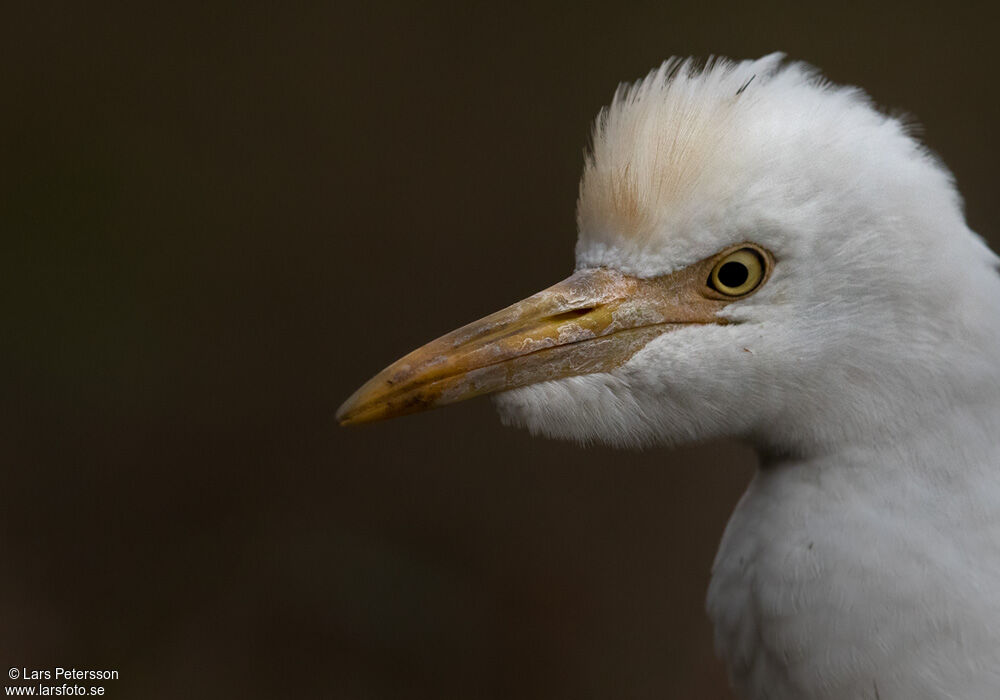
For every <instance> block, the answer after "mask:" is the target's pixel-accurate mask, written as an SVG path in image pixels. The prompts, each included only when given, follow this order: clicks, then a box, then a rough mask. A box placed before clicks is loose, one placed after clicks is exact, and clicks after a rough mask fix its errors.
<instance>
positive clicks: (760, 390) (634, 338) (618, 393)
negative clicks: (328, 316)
mask: <svg viewBox="0 0 1000 700" xmlns="http://www.w3.org/2000/svg"><path fill="white" fill-rule="evenodd" d="M577 218H578V226H579V239H578V243H577V248H576V257H577V271H576V273H575V274H574V275H573V276H571V277H570V278H568V279H567V280H565V281H563V282H561V283H559V284H558V285H556V286H554V287H552V288H550V289H549V290H546V291H544V292H541V293H539V294H538V295H535V296H534V297H531V298H529V299H526V300H525V301H524V302H521V303H519V304H516V305H514V306H512V307H510V308H508V309H505V310H504V311H501V312H498V313H497V314H494V315H492V316H489V317H487V318H485V319H483V320H482V321H479V322H476V323H474V324H470V325H469V326H466V327H464V328H462V329H459V330H458V331H455V332H454V333H452V334H449V335H447V336H444V337H443V338H441V339H439V340H437V341H434V342H433V343H430V344H429V345H427V346H425V347H424V348H421V349H420V350H417V351H415V352H414V353H411V355H408V356H407V357H404V358H403V359H402V360H400V361H399V362H397V363H395V364H394V365H392V366H391V367H389V368H387V369H386V370H385V371H383V372H382V373H381V374H379V375H378V376H376V377H375V378H373V379H372V380H371V381H370V382H369V383H368V384H366V385H365V386H364V387H362V388H361V389H359V391H358V392H356V393H355V395H354V396H352V397H351V398H350V399H349V400H348V401H347V402H346V403H345V404H344V406H342V407H341V410H340V412H339V414H338V417H339V418H340V420H341V421H342V422H345V423H353V422H363V421H367V420H374V419H378V418H383V417H388V416H391V415H396V414H400V413H407V412H411V411H414V410H420V409H422V408H426V407H430V406H434V405H439V404H443V403H449V402H452V401H457V400H461V399H464V398H468V397H470V396H475V395H479V394H484V393H495V394H496V397H495V399H496V403H497V406H498V408H499V410H500V413H501V415H502V417H503V419H504V420H505V421H506V422H508V423H510V424H516V425H523V426H526V427H528V428H529V429H531V430H532V431H533V432H538V433H543V434H546V435H550V436H554V437H563V438H571V439H576V440H580V441H584V442H586V441H602V442H607V443H610V444H616V445H643V444H653V443H659V444H671V443H677V442H685V441H691V440H697V439H704V438H709V437H718V436H724V435H729V436H740V437H746V438H749V439H752V440H754V441H756V442H758V443H759V444H762V445H765V446H768V447H770V448H773V449H780V450H799V449H807V448H808V445H810V444H815V443H822V442H823V441H825V440H832V439H838V438H840V437H842V434H843V433H845V432H851V431H858V432H865V431H868V432H871V431H872V430H875V431H878V430H882V429H891V426H888V425H887V424H884V423H883V421H884V420H887V419H885V418H884V416H887V415H892V416H899V415H900V414H901V412H902V413H906V412H907V411H913V410H918V409H917V406H916V404H915V403H914V398H913V397H914V395H918V396H926V395H927V394H928V390H927V388H928V386H932V387H933V389H932V390H931V391H930V393H931V394H935V395H936V394H942V395H944V394H947V393H948V391H950V390H951V389H950V388H949V387H951V386H952V385H953V383H954V381H956V379H955V377H953V376H951V374H950V371H949V367H947V366H942V362H941V360H942V343H948V342H949V339H955V338H965V339H967V338H968V337H970V334H971V335H975V334H977V333H980V334H981V333H982V332H983V331H982V330H981V328H980V327H979V326H978V325H977V322H976V320H977V314H978V313H980V310H979V309H978V307H977V305H976V304H975V301H974V300H975V298H976V296H977V294H981V293H982V290H983V289H986V288H988V289H991V290H992V289H996V287H997V281H996V274H995V271H994V270H993V269H992V268H993V267H994V265H995V258H994V257H993V256H992V253H990V252H989V250H988V249H987V248H986V247H985V246H984V245H983V244H982V242H981V241H980V240H979V239H978V238H977V237H976V236H975V235H974V234H972V233H971V232H970V231H969V230H968V229H967V227H966V226H965V223H964V219H963V215H962V211H961V201H960V198H959V196H958V194H957V192H956V190H955V187H954V185H953V183H952V180H951V176H950V174H949V173H948V171H947V170H946V169H945V168H944V167H943V166H942V165H940V164H939V163H938V161H937V160H936V159H935V158H934V157H933V156H931V155H930V154H929V153H928V152H927V151H926V150H925V149H924V148H923V147H922V146H921V145H920V144H919V143H918V142H917V141H916V140H915V139H914V138H913V137H912V136H911V135H910V134H909V133H908V130H907V128H906V126H905V125H904V123H903V122H901V121H900V120H899V119H897V118H894V117H890V116H886V115H885V114H882V113H881V112H879V111H878V110H876V109H875V108H874V107H873V106H872V105H871V103H870V102H869V100H868V99H867V97H866V96H865V95H864V94H863V93H862V92H861V91H860V90H857V89H855V88H844V87H837V86H833V85H830V84H829V83H826V82H825V81H823V80H822V79H821V78H819V77H818V76H817V74H816V73H815V72H814V71H813V70H812V69H811V68H810V67H808V66H806V65H804V64H801V63H784V62H783V57H782V56H781V55H779V54H773V55H770V56H766V57H764V58H762V59H759V60H757V61H745V62H742V63H733V62H729V61H726V60H717V61H712V62H709V63H708V64H707V65H704V66H697V65H696V64H694V63H693V62H691V61H680V60H676V59H671V60H669V61H667V62H666V63H664V64H663V65H662V66H661V67H660V68H659V69H658V70H657V71H655V72H653V73H651V74H650V75H648V76H647V77H646V78H645V79H644V80H642V81H641V82H639V83H636V84H634V85H631V86H625V87H622V88H620V89H619V90H618V92H617V93H616V95H615V97H614V100H613V102H612V104H611V105H610V106H609V107H607V108H606V109H604V110H603V111H602V112H601V114H600V115H599V116H598V118H597V121H596V124H595V126H594V133H593V146H592V149H591V152H590V154H589V155H588V157H587V161H586V164H585V168H584V173H583V178H582V180H581V183H580V197H579V202H578V209H577ZM959 299H961V300H963V303H962V304H961V305H958V306H957V305H956V300H959ZM966 300H968V301H969V303H965V301H966ZM981 312H982V313H987V311H986V310H985V307H984V309H983V310H981ZM954 344H955V345H956V351H957V352H960V351H961V348H960V345H961V343H958V342H956V343H954ZM969 361H970V362H971V361H975V360H971V359H970V360H969ZM945 364H947V363H945ZM958 381H960V379H959V380H958ZM889 409H891V410H889ZM836 416H840V418H839V419H838V420H834V417H836Z"/></svg>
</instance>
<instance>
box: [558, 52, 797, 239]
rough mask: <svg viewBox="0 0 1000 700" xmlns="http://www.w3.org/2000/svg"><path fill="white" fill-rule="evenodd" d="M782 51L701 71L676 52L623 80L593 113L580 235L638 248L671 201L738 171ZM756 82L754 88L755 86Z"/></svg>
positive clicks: (720, 62) (685, 200)
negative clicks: (745, 135) (750, 121)
mask: <svg viewBox="0 0 1000 700" xmlns="http://www.w3.org/2000/svg"><path fill="white" fill-rule="evenodd" d="M782 59H783V54H779V53H775V54H771V55H769V56H765V57H764V58H761V59H759V60H756V61H744V62H741V63H733V62H731V61H727V60H724V59H718V60H710V61H709V62H708V63H707V64H706V65H704V66H703V67H701V66H699V65H697V64H696V63H695V62H693V61H692V60H690V59H688V60H681V59H677V58H672V59H670V60H668V61H666V62H665V63H664V64H663V65H662V66H660V68H659V69H657V70H655V71H653V72H652V73H650V74H649V75H648V76H647V77H646V78H645V79H643V80H642V81H640V82H638V83H635V84H631V85H622V86H619V88H618V90H617V91H616V93H615V96H614V99H613V101H612V103H611V105H610V106H608V107H606V108H604V109H603V110H602V111H601V113H600V114H599V115H598V117H597V120H596V122H595V124H594V130H593V146H592V150H591V152H590V153H589V154H588V156H587V160H586V164H585V167H584V172H583V178H582V180H581V182H580V198H579V202H578V206H577V219H578V224H579V229H580V236H581V240H583V241H586V242H590V243H600V242H601V241H602V240H604V241H606V242H608V243H611V244H614V243H615V242H616V241H620V240H621V239H630V244H632V245H638V246H640V247H641V246H642V245H643V244H644V243H645V242H646V241H648V240H649V239H650V238H651V237H653V236H654V235H655V234H656V232H657V231H658V230H659V228H660V223H661V221H662V219H663V217H664V214H665V213H668V212H669V211H670V210H671V208H672V207H673V206H674V205H677V204H681V203H688V202H690V201H692V197H691V193H692V192H694V191H695V190H704V189H706V188H711V187H712V185H713V182H712V181H713V180H714V181H716V184H721V183H719V182H718V181H720V180H722V181H724V180H725V179H726V176H727V173H732V172H734V171H735V170H736V168H737V167H739V165H740V163H739V149H740V138H739V137H734V131H735V130H736V129H738V128H741V127H745V125H746V123H747V120H746V119H744V118H743V117H744V116H745V113H746V112H747V111H749V110H752V109H753V104H754V103H755V102H756V101H757V100H758V99H759V90H755V89H754V88H759V87H760V85H761V84H762V83H764V82H766V81H767V80H768V79H769V78H770V76H771V75H772V74H773V73H775V71H776V70H778V68H779V66H780V64H781V61H782ZM755 83H756V84H755Z"/></svg>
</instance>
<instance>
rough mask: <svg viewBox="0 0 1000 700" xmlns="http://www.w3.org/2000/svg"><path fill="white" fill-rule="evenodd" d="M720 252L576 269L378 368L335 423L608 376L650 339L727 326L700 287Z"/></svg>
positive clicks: (718, 302)
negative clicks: (662, 267)
mask: <svg viewBox="0 0 1000 700" xmlns="http://www.w3.org/2000/svg"><path fill="white" fill-rule="evenodd" d="M717 257H718V256H713V257H711V258H708V259H706V260H703V261H701V262H700V263H695V264H694V265H691V266H689V267H687V268H684V269H682V270H679V271H677V272H675V273H673V274H670V275H666V276H663V277H656V278H653V279H641V278H637V277H629V276H627V275H624V274H621V273H619V272H615V271H613V270H609V269H605V268H595V269H589V270H582V271H580V272H577V273H576V274H574V275H572V276H571V277H568V278H567V279H565V280H563V281H562V282H559V283H558V284H556V285H554V286H552V287H549V288H548V289H546V290H544V291H541V292H539V293H538V294H535V295H533V296H530V297H528V298H527V299H525V300H523V301H520V302H518V303H516V304H514V305H513V306H509V307H507V308H506V309H503V310H501V311H498V312H496V313H494V314H491V315H489V316H487V317H485V318H483V319H480V320H479V321H476V322H474V323H470V324H469V325H467V326H463V327H462V328H459V329H458V330H455V331H452V332H451V333H448V334H447V335H444V336H442V337H440V338H438V339H437V340H434V341H432V342H430V343H428V344H427V345H424V346H423V347H421V348H419V349H417V350H414V351H413V352H411V353H410V354H409V355H407V356H406V357H403V358H402V359H400V360H398V361H396V362H394V363H393V364H392V365H390V366H389V367H387V368H386V369H384V370H382V371H381V372H379V373H378V374H377V375H375V376H374V377H373V378H372V379H370V380H369V381H368V382H367V383H366V384H365V385H364V386H362V387H361V388H360V389H358V390H357V391H356V392H354V394H353V395H352V396H351V397H350V398H349V399H347V401H345V402H344V404H343V405H342V406H341V407H340V409H339V410H338V411H337V420H338V421H339V422H340V424H341V425H354V424H358V423H367V422H370V421H376V420H381V419H383V418H391V417H394V416H401V415H405V414H407V413H415V412H417V411H423V410H425V409H428V408H433V407H436V406H443V405H445V404H449V403H454V402H456V401H462V400H464V399H468V398H472V397H473V396H480V395H482V394H489V393H493V392H497V391H505V390H507V389H514V388H517V387H521V386H525V385H528V384H534V383H536V382H543V381H547V380H550V379H559V378H562V377H571V376H574V375H580V374H591V373H594V372H608V371H610V370H612V369H614V368H616V367H619V366H621V365H622V364H624V363H625V362H626V361H627V360H628V359H629V358H630V357H632V356H633V355H634V354H635V353H636V352H638V351H639V350H640V349H641V348H642V347H643V346H644V345H646V343H648V342H649V341H650V340H652V339H653V338H655V337H656V336H658V335H660V334H662V333H665V332H667V331H670V330H672V329H674V328H677V327H678V326H680V325H685V324H693V323H701V324H704V323H725V321H724V320H723V319H720V318H719V317H718V315H717V314H718V312H719V310H720V309H721V308H722V307H724V306H726V305H727V304H728V303H730V302H731V301H732V300H731V299H726V298H723V297H721V296H720V295H718V294H717V293H714V292H713V291H712V290H711V289H709V288H708V287H707V285H706V280H707V279H708V276H709V274H710V273H711V270H712V265H713V263H714V262H715V260H716V259H717Z"/></svg>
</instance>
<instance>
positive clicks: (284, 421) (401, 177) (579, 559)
mask: <svg viewBox="0 0 1000 700" xmlns="http://www.w3.org/2000/svg"><path fill="white" fill-rule="evenodd" d="M345 5H346V3H325V4H308V3H307V4H299V3H282V4H279V3H270V4H258V3H253V2H250V3H248V2H240V3H235V2H231V3H196V4H192V5H191V6H190V7H188V8H183V7H176V6H173V5H164V6H152V5H149V4H136V3H132V4H122V5H120V6H116V7H115V6H98V5H97V4H94V3H61V4H58V3H45V2H38V3H23V4H16V5H15V4H13V3H10V4H6V5H5V6H4V7H3V9H2V10H0V14H2V16H0V99H2V105H3V106H2V109H0V246H2V247H0V260H2V262H0V264H2V266H3V269H4V271H3V273H2V276H0V277H2V279H0V308H2V309H3V315H2V318H3V331H2V334H0V353H2V359H3V362H2V364H0V373H2V374H0V376H3V377H4V379H3V384H2V398H0V410H2V420H0V462H2V464H0V466H2V472H0V479H2V481H0V493H2V508H0V555H2V564H0V620H2V625H0V664H3V665H4V667H7V666H14V667H28V668H31V667H35V668H53V667H54V666H57V665H61V666H66V667H68V666H76V667H78V668H115V669H119V670H120V673H121V679H120V680H119V681H114V682H108V683H107V689H108V696H109V697H122V698H125V697H130V698H131V697H136V698H139V697H141V698H154V699H155V698H175V697H191V698H196V697H243V698H273V697H305V696H309V697H329V698H343V699H345V700H355V699H357V700H360V699H364V698H405V699H410V698H463V699H464V698H485V699H501V698H514V697H516V698H539V699H541V698H545V699H554V698H574V699H576V698H650V699H652V698H728V697H730V695H729V693H728V690H727V682H726V679H725V674H724V671H723V669H722V667H721V665H720V664H719V663H718V662H717V661H716V660H715V658H714V655H713V651H712V641H711V630H710V627H709V624H708V622H707V620H706V618H705V614H704V612H703V607H704V606H703V600H704V594H705V588H706V585H707V581H708V577H709V569H710V566H711V562H712V558H713V555H714V551H715V547H716V545H717V543H718V540H719V537H720V534H721V532H722V529H723V527H724V525H725V522H726V519H727V517H728V514H729V512H730V511H731V509H732V508H733V506H734V505H735V503H736V501H737V499H738V498H739V495H740V493H741V491H742V490H743V488H744V486H745V485H746V483H747V481H748V480H749V478H750V477H751V475H752V472H753V468H754V456H753V453H752V452H751V451H750V450H748V449H747V448H745V447H742V446H740V445H737V444H731V443H717V444H711V445H703V446H697V447H691V448H687V449H683V450H678V451H673V452H668V451H648V452H641V453H640V452H616V451H612V450H608V449H603V448H589V449H583V448H580V447H577V446H575V445H572V444H564V443H558V442H550V441H545V440H539V439H532V438H530V437H529V436H528V435H527V434H526V433H524V432H520V431H515V430H510V429H505V428H502V427H501V426H500V424H499V422H498V420H497V419H496V417H495V416H494V414H493V410H492V407H491V406H490V403H489V401H487V400H476V401H472V402H469V403H465V404H461V405H458V406H453V407H448V408H446V409H442V410H440V411H434V412H431V413H427V414H423V415H416V416H412V417H407V418H404V419H400V420H396V421H391V422H387V423H383V424H377V425H374V426H367V427H363V428H358V429H351V430H347V429H341V428H338V427H336V426H335V424H334V421H333V413H334V411H335V410H336V407H337V406H338V404H339V403H340V402H341V401H342V400H343V399H344V398H346V397H347V396H348V394H349V393H350V392H351V391H353V390H354V389H355V388H356V387H357V386H358V385H359V384H360V383H361V382H363V381H364V380H366V379H367V378H368V377H369V376H371V375H372V374H373V373H374V372H376V371H377V370H379V369H380V368H382V367H383V366H384V365H386V364H387V363H388V362H390V361H391V360H393V359H395V358H396V357H398V356H400V355H401V354H403V353H404V352H406V351H409V350H410V349H412V348H414V347H416V346H417V345H419V344H421V343H423V342H425V341H427V340H429V339H431V338H433V337H435V336H437V335H439V334H440V333H442V332H445V331H447V330H450V329H451V328H453V327H455V326H457V325H459V324H461V323H465V322H467V321H470V320H472V319H475V318H478V317H479V316H481V315H483V314H485V313H487V312H490V311H493V310H495V309H497V308H500V307H501V306H503V305H506V304H508V303H510V302H513V301H515V300H517V299H520V298H522V297H524V296H526V295H528V294H530V293H532V292H534V291H537V290H538V289H541V288H542V287H545V286H547V285H549V284H551V283H553V282H555V281H557V280H559V279H561V278H563V277H564V276H566V275H567V274H569V273H570V272H571V271H572V267H573V255H572V251H573V243H574V238H575V230H574V202H575V197H576V187H577V177H578V174H579V171H580V167H581V164H582V152H583V148H584V145H585V143H586V141H587V138H588V133H589V128H590V121H591V119H592V118H593V116H594V114H595V113H596V112H597V110H598V109H599V108H600V107H601V106H602V105H603V104H605V103H606V102H607V101H608V100H609V99H610V97H611V95H612V92H613V90H614V88H615V86H616V85H617V84H618V82H620V81H623V80H634V79H637V78H640V77H642V76H643V75H644V74H645V73H646V72H647V71H648V70H650V69H651V68H654V67H655V66H657V65H658V64H659V63H660V62H661V61H662V60H663V59H665V58H667V57H668V56H670V55H672V54H682V55H687V54H692V55H697V56H707V55H709V54H722V55H728V56H733V57H739V58H744V57H757V56H760V55H762V54H765V53H768V52H771V51H774V50H783V51H785V52H787V53H789V55H790V56H792V57H794V58H797V59H804V60H806V61H809V62H812V63H814V64H816V65H817V66H819V67H821V68H822V69H823V71H824V72H825V74H826V75H827V76H828V77H829V78H831V79H832V80H834V81H836V82H844V83H851V84H858V85H862V86H864V87H865V88H866V89H867V90H868V91H869V92H870V93H871V95H872V96H873V97H874V99H875V100H876V101H877V102H878V103H879V104H880V105H884V106H886V107H887V108H892V109H898V110H904V111H906V112H909V113H911V114H913V115H915V116H916V117H917V118H918V120H919V122H920V123H921V124H922V125H923V128H924V134H925V140H926V142H927V143H928V144H929V145H930V146H931V147H932V148H933V149H934V150H935V151H936V152H937V153H939V154H940V155H941V156H942V158H943V159H944V161H945V162H946V163H947V164H948V166H950V167H951V169H952V170H953V171H954V173H955V175H956V177H957V180H958V183H959V186H960V189H961V191H962V192H963V194H964V196H965V198H966V205H967V215H968V219H969V223H970V225H971V226H972V228H973V229H975V230H977V231H979V232H980V233H981V234H983V235H984V236H986V237H987V238H988V239H990V240H991V241H992V243H993V245H994V247H995V248H996V247H997V244H998V243H1000V231H998V228H997V225H996V222H997V220H998V216H997V215H998V211H997V208H998V198H997V197H996V183H995V171H996V158H997V155H998V152H997V151H998V149H997V136H996V134H997V129H996V124H997V123H1000V110H998V99H997V92H998V91H997V87H996V69H997V65H996V64H997V61H996V53H995V45H994V43H993V39H994V36H993V35H994V33H995V32H994V29H995V27H994V26H993V24H992V23H991V22H989V21H987V20H986V18H985V17H980V16H979V15H978V14H977V13H976V11H975V10H974V9H971V8H969V9H966V8H967V6H964V5H962V6H960V5H958V4H956V3H948V4H944V5H942V4H940V3H935V4H931V3H927V4H926V6H924V5H921V4H920V3H914V2H907V3H899V4H895V5H892V4H888V3H878V4H872V3H856V4H852V3H849V2H848V3H843V2H838V3H826V4H824V5H823V6H822V7H816V8H811V7H810V6H811V4H810V3H801V2H796V3H789V4H786V5H784V6H772V7H770V8H764V7H762V6H760V5H759V4H758V3H739V4H736V3H733V4H729V5H720V4H712V3H670V2H663V1H658V2H630V3H603V4H599V5H591V6H584V5H583V4H582V3H579V2H574V3H568V2H567V3H564V4H555V3H553V4H538V3H532V4H519V3H509V4H507V3H488V4H481V5H480V4H458V3H455V4H452V3H427V2H420V3H418V2H413V3H408V4H394V3H378V2H376V3H365V4H364V5H365V7H364V8H362V7H361V5H362V3H351V7H346V6H345Z"/></svg>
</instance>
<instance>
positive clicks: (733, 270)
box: [708, 248, 764, 297]
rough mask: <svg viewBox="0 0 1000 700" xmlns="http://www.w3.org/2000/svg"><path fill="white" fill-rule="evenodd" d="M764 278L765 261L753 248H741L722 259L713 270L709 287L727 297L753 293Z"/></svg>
mask: <svg viewBox="0 0 1000 700" xmlns="http://www.w3.org/2000/svg"><path fill="white" fill-rule="evenodd" d="M763 278H764V261H763V260H762V259H761V256H760V253H758V252H757V251H756V250H754V249H753V248H740V249H739V250H734V251H733V252H732V253H730V254H729V255H727V256H726V257H724V258H722V259H721V260H720V261H719V262H717V263H716V264H715V267H714V268H712V276H711V277H709V280H708V282H709V286H711V287H712V289H714V290H715V291H717V292H721V293H722V294H725V295H726V296H731V297H738V296H742V295H744V294H747V293H748V292H752V291H753V290H754V289H756V288H757V285H758V284H760V281H761V280H762V279H763Z"/></svg>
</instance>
